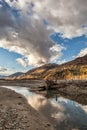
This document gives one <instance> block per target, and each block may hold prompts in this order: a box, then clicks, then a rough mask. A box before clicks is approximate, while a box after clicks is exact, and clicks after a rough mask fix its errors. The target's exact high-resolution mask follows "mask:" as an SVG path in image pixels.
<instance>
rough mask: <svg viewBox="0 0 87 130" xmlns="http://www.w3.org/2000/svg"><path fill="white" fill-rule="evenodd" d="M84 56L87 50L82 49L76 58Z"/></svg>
mask: <svg viewBox="0 0 87 130" xmlns="http://www.w3.org/2000/svg"><path fill="white" fill-rule="evenodd" d="M85 55H87V48H85V49H82V50H81V51H80V52H79V54H78V55H77V57H82V56H85Z"/></svg>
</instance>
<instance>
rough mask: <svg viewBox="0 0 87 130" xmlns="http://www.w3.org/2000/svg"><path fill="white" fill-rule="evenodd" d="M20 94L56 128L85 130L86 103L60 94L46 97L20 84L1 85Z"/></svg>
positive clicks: (86, 117)
mask: <svg viewBox="0 0 87 130" xmlns="http://www.w3.org/2000/svg"><path fill="white" fill-rule="evenodd" d="M2 87H5V88H9V89H11V90H14V91H15V92H16V93H19V94H22V95H23V96H24V97H25V98H26V99H27V101H28V103H29V104H30V105H31V106H32V107H33V108H34V109H36V110H37V111H39V112H40V113H42V114H43V115H44V116H45V117H46V118H47V119H48V120H49V122H50V123H51V124H53V126H54V127H55V129H56V130H87V105H82V104H79V103H77V102H75V101H72V100H70V99H66V98H63V97H61V96H56V95H55V97H50V98H46V97H44V96H42V95H39V94H35V93H33V92H30V91H29V89H28V88H25V87H20V86H14V87H13V86H2Z"/></svg>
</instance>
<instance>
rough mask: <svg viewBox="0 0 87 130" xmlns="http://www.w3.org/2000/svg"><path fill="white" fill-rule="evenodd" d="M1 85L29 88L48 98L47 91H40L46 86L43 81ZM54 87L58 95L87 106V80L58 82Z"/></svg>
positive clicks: (3, 82) (8, 82)
mask: <svg viewBox="0 0 87 130" xmlns="http://www.w3.org/2000/svg"><path fill="white" fill-rule="evenodd" d="M1 85H2V86H20V87H27V88H29V89H30V90H34V92H36V93H41V94H43V95H44V96H47V97H48V92H47V91H44V90H43V91H39V90H40V89H41V87H42V88H43V86H44V85H45V81H43V80H12V81H10V80H0V86H1ZM52 87H54V88H56V89H55V93H56V94H60V95H61V96H63V97H66V98H69V99H72V100H74V101H77V102H79V103H81V104H85V105H87V80H58V81H57V85H54V86H52ZM55 93H54V95H55ZM49 94H50V92H49ZM52 94H53V92H52ZM49 96H50V95H49Z"/></svg>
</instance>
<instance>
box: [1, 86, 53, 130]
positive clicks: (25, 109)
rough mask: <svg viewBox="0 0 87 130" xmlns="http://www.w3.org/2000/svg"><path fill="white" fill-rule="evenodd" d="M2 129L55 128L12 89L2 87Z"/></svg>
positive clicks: (29, 129)
mask: <svg viewBox="0 0 87 130" xmlns="http://www.w3.org/2000/svg"><path fill="white" fill-rule="evenodd" d="M0 130H54V129H53V127H52V126H51V124H50V123H49V122H48V121H47V120H46V119H45V117H44V116H43V115H42V114H40V113H39V112H37V111H36V110H34V109H33V108H32V107H31V106H30V105H29V104H28V103H27V100H26V99H25V98H24V97H23V96H21V95H19V94H17V93H15V92H14V91H12V90H9V89H6V88H2V87H0Z"/></svg>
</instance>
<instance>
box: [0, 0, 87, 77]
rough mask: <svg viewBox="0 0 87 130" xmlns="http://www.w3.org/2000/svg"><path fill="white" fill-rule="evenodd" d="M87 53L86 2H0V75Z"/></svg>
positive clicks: (36, 0) (49, 0) (68, 59)
mask: <svg viewBox="0 0 87 130" xmlns="http://www.w3.org/2000/svg"><path fill="white" fill-rule="evenodd" d="M86 54H87V1H85V0H73V1H72V0H70V1H68V0H54V1H53V0H44V1H40V0H25V1H23V0H0V75H5V76H6V75H11V74H13V73H16V72H27V71H28V70H30V69H32V68H36V67H38V66H41V65H44V64H48V63H56V64H62V63H66V62H69V61H72V60H74V59H76V58H77V57H82V56H84V55H86Z"/></svg>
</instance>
